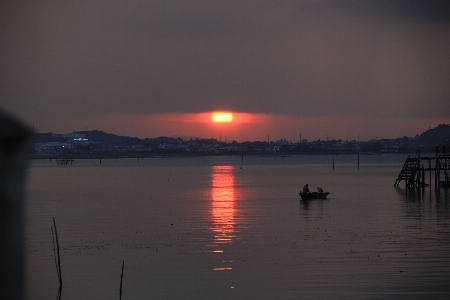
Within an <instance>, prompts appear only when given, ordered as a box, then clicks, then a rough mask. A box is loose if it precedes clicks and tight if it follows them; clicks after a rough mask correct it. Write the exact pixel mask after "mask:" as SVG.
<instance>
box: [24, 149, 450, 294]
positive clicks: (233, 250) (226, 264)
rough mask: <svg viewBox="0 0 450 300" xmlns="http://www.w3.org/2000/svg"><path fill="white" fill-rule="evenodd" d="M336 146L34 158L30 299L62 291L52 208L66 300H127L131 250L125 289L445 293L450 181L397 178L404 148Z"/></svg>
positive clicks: (449, 263)
mask: <svg viewBox="0 0 450 300" xmlns="http://www.w3.org/2000/svg"><path fill="white" fill-rule="evenodd" d="M332 159H333V156H310V157H309V156H301V157H284V158H282V157H276V158H274V157H245V158H244V161H243V162H242V161H241V157H196V158H166V159H161V158H151V159H150V158H148V159H144V160H139V161H138V160H137V159H119V160H115V159H111V160H102V164H101V165H100V164H99V161H98V160H76V161H75V163H74V165H68V166H58V165H56V162H55V161H54V160H53V161H52V162H50V161H48V160H46V161H32V162H31V167H30V168H29V177H28V197H27V205H26V209H27V226H26V229H27V251H26V252H27V258H28V272H27V274H28V275H27V286H28V295H29V299H33V300H34V299H55V298H56V296H57V294H58V286H59V283H58V276H57V272H56V268H55V261H54V256H53V244H52V232H51V229H50V228H51V226H52V225H53V224H52V217H55V219H56V223H57V229H58V235H59V243H60V247H61V267H62V278H63V288H62V297H61V299H64V300H68V299H119V286H120V275H121V267H122V261H125V269H124V279H123V296H122V299H339V298H341V299H350V298H353V299H355V298H361V299H367V298H370V299H414V298H416V299H425V298H427V299H430V298H435V299H438V298H441V299H448V298H449V297H450V285H449V282H450V196H449V190H445V189H440V190H438V192H437V191H435V189H434V187H433V188H431V189H430V188H426V189H424V190H421V191H415V192H414V191H408V193H406V192H405V189H404V188H402V189H396V188H394V187H393V184H394V182H395V179H396V177H397V175H398V173H399V171H400V169H401V166H402V165H403V162H404V160H405V157H404V156H401V155H385V156H376V155H374V156H369V155H366V156H361V159H360V169H359V170H358V169H357V158H356V156H334V159H335V170H334V171H333V169H332ZM427 176H428V175H427ZM305 183H308V184H309V186H310V187H311V188H312V190H313V189H315V188H316V187H317V186H320V187H322V188H323V189H324V191H329V192H330V193H331V194H330V195H329V197H328V199H327V200H312V201H307V202H304V201H299V196H298V192H299V190H300V189H301V187H302V186H303V185H304V184H305ZM433 183H434V182H433Z"/></svg>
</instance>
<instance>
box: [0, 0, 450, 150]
mask: <svg viewBox="0 0 450 300" xmlns="http://www.w3.org/2000/svg"><path fill="white" fill-rule="evenodd" d="M0 109H1V110H4V111H6V112H8V113H10V114H12V115H15V116H17V117H18V118H19V119H20V120H22V121H23V122H25V123H26V124H28V125H29V126H30V127H31V126H32V125H33V124H34V126H35V129H36V131H38V132H49V131H50V132H53V133H69V132H72V131H78V130H85V129H86V128H87V129H88V130H94V129H95V130H103V131H106V132H109V133H115V134H120V135H129V136H137V137H140V138H145V137H157V136H163V135H164V136H173V135H181V136H198V137H205V138H210V137H214V138H217V139H218V138H219V137H220V136H222V139H224V138H225V137H226V138H227V140H229V141H231V140H237V141H244V140H267V138H268V135H269V136H270V140H277V139H281V138H285V139H287V140H291V141H298V140H299V136H300V133H301V135H302V138H304V139H308V140H313V139H326V138H327V136H328V138H330V139H332V138H334V139H357V136H358V134H359V135H360V139H361V140H370V139H373V138H394V137H402V136H404V135H406V136H414V135H415V134H420V133H422V132H423V131H425V130H427V129H428V128H429V127H431V128H433V127H435V126H437V125H438V124H450V1H446V0H442V1H440V0H439V1H438V0H429V1H418V0H378V1H372V0H342V1H339V0H335V1H330V0H284V1H275V0H272V1H264V0H245V1H234V0H226V1H220V0H190V1H188V0H172V1H165V0H158V1H156V0H147V1H123V0H108V1H45V0H43V1H20V0H16V1H2V2H1V4H0ZM214 111H229V112H234V113H235V114H234V119H233V122H228V123H214V122H212V120H211V113H212V112H214Z"/></svg>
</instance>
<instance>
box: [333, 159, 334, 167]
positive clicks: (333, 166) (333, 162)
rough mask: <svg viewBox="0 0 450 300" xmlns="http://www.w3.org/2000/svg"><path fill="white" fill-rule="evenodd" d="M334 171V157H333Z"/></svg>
mask: <svg viewBox="0 0 450 300" xmlns="http://www.w3.org/2000/svg"><path fill="white" fill-rule="evenodd" d="M333 170H334V157H333Z"/></svg>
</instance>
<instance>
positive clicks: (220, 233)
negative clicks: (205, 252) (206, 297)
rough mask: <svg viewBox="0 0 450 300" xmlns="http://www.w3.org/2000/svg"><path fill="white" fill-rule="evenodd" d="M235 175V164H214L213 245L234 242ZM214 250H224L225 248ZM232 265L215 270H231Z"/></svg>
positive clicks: (212, 194) (212, 191) (212, 195)
mask: <svg viewBox="0 0 450 300" xmlns="http://www.w3.org/2000/svg"><path fill="white" fill-rule="evenodd" d="M234 193H235V189H234V175H233V166H214V167H213V172H212V189H211V198H212V215H213V222H214V227H213V228H212V230H213V232H214V234H215V236H214V241H213V245H214V246H218V247H219V246H222V245H226V244H231V243H233V238H234V237H235V235H234V223H235V221H234V215H235V197H234ZM214 252H218V253H219V252H223V249H219V250H215V251H214ZM232 269H233V268H231V267H225V268H224V267H221V268H214V270H215V271H229V270H232Z"/></svg>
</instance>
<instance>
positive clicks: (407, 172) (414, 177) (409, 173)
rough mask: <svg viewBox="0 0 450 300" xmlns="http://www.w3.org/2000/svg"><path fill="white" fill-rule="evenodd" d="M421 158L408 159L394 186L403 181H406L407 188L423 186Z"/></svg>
mask: <svg viewBox="0 0 450 300" xmlns="http://www.w3.org/2000/svg"><path fill="white" fill-rule="evenodd" d="M419 177H420V158H419V157H410V156H408V158H406V161H405V164H404V165H403V168H402V170H401V171H400V174H398V177H397V180H396V181H395V183H394V186H398V185H399V184H400V182H401V181H402V180H405V181H406V186H407V187H413V186H415V185H416V184H418V185H421V182H420V178H419Z"/></svg>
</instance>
